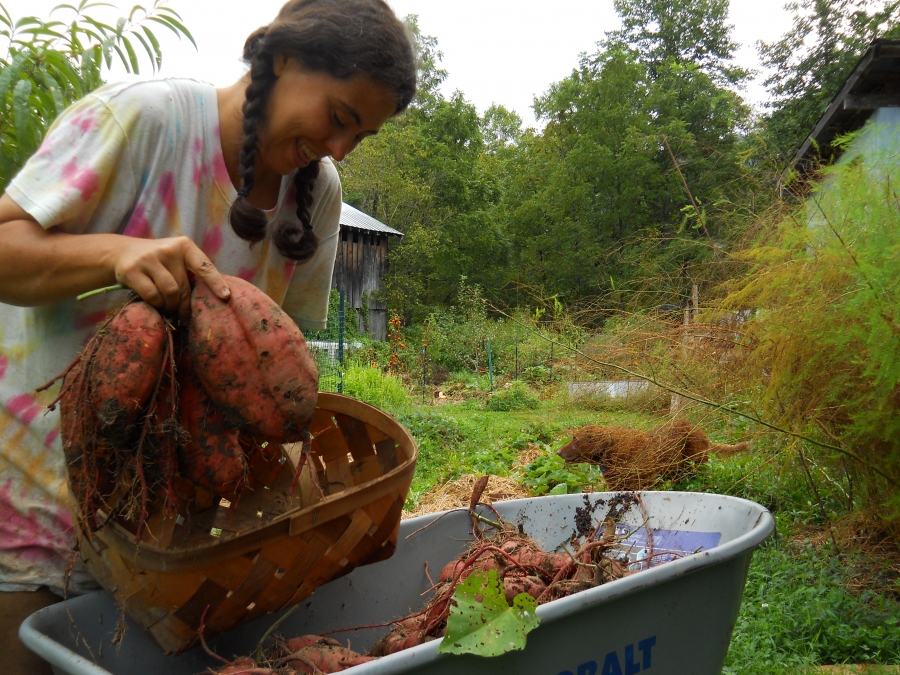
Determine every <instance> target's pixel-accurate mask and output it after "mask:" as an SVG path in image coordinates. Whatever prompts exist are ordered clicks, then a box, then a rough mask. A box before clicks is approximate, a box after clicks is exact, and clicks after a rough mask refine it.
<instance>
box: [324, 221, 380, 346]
mask: <svg viewBox="0 0 900 675" xmlns="http://www.w3.org/2000/svg"><path fill="white" fill-rule="evenodd" d="M387 253H388V236H387V235H386V234H379V233H377V232H368V231H365V230H358V229H355V228H350V227H345V226H343V225H342V226H341V234H340V241H339V242H338V250H337V258H336V259H335V263H334V275H333V277H332V280H331V286H332V288H337V289H338V290H341V291H344V296H345V302H346V306H347V307H353V308H354V309H358V310H360V309H362V308H363V298H364V297H365V298H367V301H366V302H367V304H368V307H369V332H368V334H369V336H370V337H372V338H374V339H376V340H384V339H385V338H386V337H387V303H386V302H384V301H380V302H376V301H374V300H373V299H372V293H373V292H374V291H377V290H380V289H381V278H382V276H383V275H384V273H385V271H386V270H387ZM358 317H359V326H358V329H359V332H360V333H364V332H365V326H364V321H363V316H362V313H361V312H360V313H359V314H358Z"/></svg>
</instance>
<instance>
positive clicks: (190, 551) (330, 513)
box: [79, 392, 419, 572]
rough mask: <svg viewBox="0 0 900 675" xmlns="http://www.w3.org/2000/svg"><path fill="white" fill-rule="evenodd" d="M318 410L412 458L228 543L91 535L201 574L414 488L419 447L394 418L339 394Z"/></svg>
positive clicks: (151, 563) (130, 556) (167, 566)
mask: <svg viewBox="0 0 900 675" xmlns="http://www.w3.org/2000/svg"><path fill="white" fill-rule="evenodd" d="M316 408H317V409H324V410H328V411H332V412H339V413H343V414H350V415H352V416H354V417H356V418H358V419H360V420H362V421H363V422H365V423H367V424H370V425H371V426H373V427H375V428H376V429H378V430H379V431H382V432H383V433H385V434H386V435H388V436H390V437H391V438H393V439H394V440H395V441H396V442H397V443H398V444H399V445H401V447H403V449H404V452H405V453H406V454H407V455H408V456H407V459H406V460H405V461H404V462H402V463H400V464H399V465H398V466H397V467H395V468H393V469H391V470H390V471H389V472H387V473H386V474H384V475H382V476H380V477H379V478H376V479H373V480H370V481H368V482H366V483H363V484H362V485H357V486H354V487H352V488H350V489H348V490H344V491H343V492H339V493H337V494H336V495H333V496H329V497H326V498H325V500H324V501H321V502H317V503H315V504H310V505H309V506H306V507H301V506H297V507H294V508H293V509H290V510H288V511H286V512H285V513H282V514H280V515H279V516H277V517H276V518H274V519H273V520H272V521H270V522H269V523H266V524H265V525H263V526H261V527H259V528H258V529H255V530H251V531H249V532H246V533H243V534H240V535H237V536H235V537H231V538H228V539H225V540H218V539H217V540H214V541H210V542H206V543H204V544H198V545H197V546H194V547H191V548H185V549H182V550H179V551H171V550H167V549H166V548H165V547H161V546H158V545H155V544H153V543H151V542H147V541H140V542H138V541H136V540H135V537H134V535H133V534H132V533H131V532H129V531H128V530H127V529H126V528H125V527H123V526H122V525H120V524H119V523H116V522H115V521H113V522H108V523H107V524H106V526H105V527H102V528H101V529H99V530H97V531H96V532H93V533H92V534H91V535H90V536H91V537H98V538H99V539H100V540H101V541H103V542H104V543H106V544H107V545H108V546H110V547H112V548H113V549H114V550H115V551H116V552H117V553H118V554H119V555H121V556H122V557H123V558H125V559H126V560H128V561H129V562H131V563H134V564H135V565H138V566H140V567H142V568H144V569H147V570H149V571H155V572H176V571H190V570H197V569H202V568H204V567H207V566H209V565H213V564H216V563H218V562H221V561H222V560H224V559H227V558H231V557H234V556H237V555H241V554H243V553H248V552H250V551H253V550H256V549H258V548H261V547H262V546H265V545H267V544H271V543H272V542H274V541H278V540H279V539H283V538H285V537H289V536H296V535H298V534H302V533H303V532H306V531H307V530H310V529H313V528H315V527H318V526H319V525H322V524H323V523H327V522H329V521H331V520H334V519H335V518H338V517H340V516H341V515H343V514H345V513H347V511H348V510H350V509H348V508H347V504H348V503H352V502H354V501H357V500H358V498H359V496H360V495H363V494H365V496H366V498H367V499H366V502H368V501H372V500H375V499H378V498H380V497H383V496H384V495H386V494H389V493H390V492H391V491H393V490H394V489H395V488H396V487H397V486H398V485H402V484H404V483H405V484H406V485H407V489H408V486H409V485H410V484H411V483H412V476H413V473H414V472H415V468H416V460H417V459H418V455H419V448H418V445H417V444H416V442H415V439H413V437H412V435H410V433H409V431H407V430H406V428H405V427H403V425H401V424H400V423H399V422H397V420H396V419H395V418H394V417H393V416H392V415H390V414H389V413H386V412H384V411H383V410H381V409H379V408H376V407H375V406H372V405H369V404H368V403H365V402H363V401H360V400H358V399H355V398H352V397H350V396H346V395H344V394H335V393H333V392H319V395H318V400H317V402H316ZM79 526H80V524H79ZM88 545H89V544H88Z"/></svg>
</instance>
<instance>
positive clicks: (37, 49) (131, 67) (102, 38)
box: [0, 0, 196, 190]
mask: <svg viewBox="0 0 900 675" xmlns="http://www.w3.org/2000/svg"><path fill="white" fill-rule="evenodd" d="M104 4H105V3H101V2H91V1H90V0H81V2H80V3H79V4H78V6H77V7H74V6H72V5H58V6H57V7H55V8H54V9H53V10H52V11H51V12H50V16H51V17H59V18H51V19H49V20H43V19H39V18H37V17H34V16H25V17H21V18H19V19H14V18H13V17H12V15H11V14H10V13H9V12H8V11H7V10H6V7H4V6H3V4H2V3H0V37H3V38H6V40H7V45H6V52H5V53H2V52H0V140H2V143H0V190H3V189H5V188H6V185H7V184H8V183H9V181H10V179H11V178H12V176H13V175H15V173H16V172H17V171H18V169H19V168H20V167H21V166H22V164H23V163H24V162H25V160H27V159H28V157H30V156H31V154H32V153H33V152H34V151H35V150H36V149H37V148H38V146H39V145H40V143H41V140H42V139H43V137H44V134H45V133H46V131H47V129H48V127H49V126H50V124H51V123H52V122H53V120H54V119H56V117H57V115H59V113H61V112H62V111H63V110H64V109H65V108H66V107H67V106H69V105H70V104H71V103H73V102H74V101H76V100H77V99H79V98H81V97H82V96H84V95H85V94H87V93H89V92H91V91H93V90H94V89H96V88H97V87H99V86H100V85H101V84H103V69H104V67H105V68H107V69H108V68H109V67H110V66H111V65H112V62H113V59H114V58H116V59H118V60H119V62H121V64H122V65H123V66H124V67H125V70H126V71H128V72H134V73H137V72H139V70H140V59H139V58H138V50H136V49H135V45H136V44H137V45H139V47H138V49H143V51H144V52H146V54H147V56H148V57H149V59H150V66H151V69H152V70H153V72H156V71H157V70H158V69H159V68H160V66H161V65H162V51H161V49H160V45H159V42H158V40H157V39H156V35H155V34H154V33H153V31H152V30H151V26H153V25H154V24H155V25H161V26H165V27H166V28H168V29H169V30H171V31H173V32H174V33H175V34H176V35H178V36H179V37H181V36H184V37H186V38H188V39H189V40H190V41H191V42H192V43H194V38H193V37H192V36H191V34H190V31H188V29H187V28H185V26H184V25H183V24H182V23H181V17H180V16H179V15H178V14H177V13H176V12H175V11H174V10H173V9H171V8H169V7H168V3H167V1H166V0H154V2H153V5H152V6H151V7H150V8H149V9H145V8H144V7H142V6H141V5H135V6H134V7H133V8H132V10H131V13H130V14H129V15H128V16H127V17H122V18H120V19H119V20H118V21H117V22H116V25H115V26H111V25H108V24H105V23H102V22H100V21H98V20H97V19H95V18H93V17H92V16H90V14H89V12H90V11H91V10H93V9H96V8H98V7H100V6H103V5H104ZM63 19H65V20H63ZM194 46H195V47H196V43H194Z"/></svg>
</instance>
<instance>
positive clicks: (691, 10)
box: [608, 0, 748, 84]
mask: <svg viewBox="0 0 900 675" xmlns="http://www.w3.org/2000/svg"><path fill="white" fill-rule="evenodd" d="M614 5H615V8H616V12H617V13H618V14H619V16H620V17H621V18H622V28H621V29H619V30H616V31H611V32H610V33H609V37H608V41H609V42H610V43H611V44H613V45H625V46H628V47H631V48H633V49H634V50H635V51H637V52H638V53H640V54H641V55H642V56H643V58H644V59H645V60H646V61H647V62H648V63H650V64H651V66H653V67H655V66H657V65H659V64H663V63H665V62H667V61H674V62H677V63H682V64H696V65H698V66H700V67H701V68H702V69H703V70H704V72H706V73H707V74H709V75H710V76H712V77H714V78H715V79H718V80H719V81H721V82H722V83H729V84H735V83H738V82H740V81H742V80H744V79H746V77H747V76H748V73H747V72H746V71H745V70H743V69H740V68H737V67H736V66H735V65H734V64H733V63H731V61H732V59H733V58H734V52H735V51H736V50H737V48H738V45H737V43H735V42H734V41H733V40H732V39H731V26H730V25H729V24H728V23H727V22H726V21H727V16H728V1H727V0H615V2H614Z"/></svg>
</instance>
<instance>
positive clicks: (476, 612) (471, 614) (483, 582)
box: [438, 570, 541, 656]
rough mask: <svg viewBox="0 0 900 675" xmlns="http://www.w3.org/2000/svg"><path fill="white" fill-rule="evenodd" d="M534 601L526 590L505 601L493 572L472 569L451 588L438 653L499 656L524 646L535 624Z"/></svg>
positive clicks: (495, 574) (501, 586)
mask: <svg viewBox="0 0 900 675" xmlns="http://www.w3.org/2000/svg"><path fill="white" fill-rule="evenodd" d="M536 609H537V602H535V599H534V598H532V597H531V596H530V595H528V593H519V594H518V595H517V596H516V597H515V598H513V604H512V607H510V606H509V604H508V603H507V602H506V596H505V595H504V593H503V583H502V582H501V581H500V575H498V574H497V572H496V571H494V570H490V571H488V572H487V573H486V574H483V573H481V572H473V573H472V574H470V575H469V576H468V577H466V578H465V580H464V581H463V582H462V583H461V584H460V585H459V586H457V587H456V590H454V591H453V598H452V600H451V605H450V615H449V616H448V617H447V634H446V635H445V636H444V640H443V641H442V642H441V645H440V647H438V652H439V653H442V654H443V653H447V654H475V655H477V656H500V655H501V654H505V653H506V652H510V651H514V650H516V649H524V648H525V641H526V639H527V637H526V636H527V635H528V633H530V632H531V631H533V630H534V629H535V628H537V627H538V624H539V623H540V621H541V620H540V618H539V617H538V616H537V615H536V614H535V610H536Z"/></svg>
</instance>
